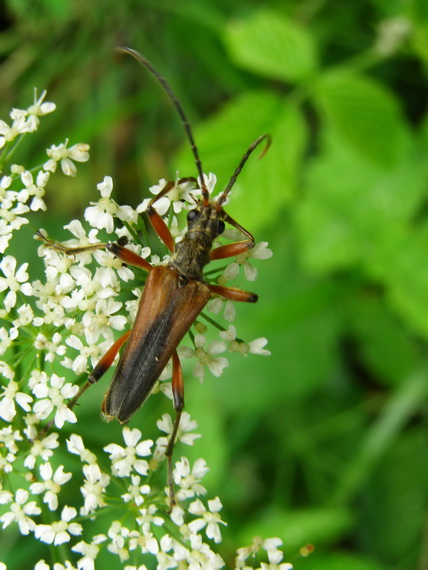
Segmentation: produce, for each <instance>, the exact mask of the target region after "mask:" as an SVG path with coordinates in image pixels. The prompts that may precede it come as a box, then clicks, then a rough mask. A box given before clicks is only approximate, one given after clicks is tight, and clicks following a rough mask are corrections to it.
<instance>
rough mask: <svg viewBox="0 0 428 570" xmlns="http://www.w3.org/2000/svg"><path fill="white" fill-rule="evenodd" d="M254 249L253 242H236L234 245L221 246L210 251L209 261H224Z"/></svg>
mask: <svg viewBox="0 0 428 570" xmlns="http://www.w3.org/2000/svg"><path fill="white" fill-rule="evenodd" d="M253 247H254V242H253V241H250V240H244V241H237V242H234V243H228V244H227V245H221V246H220V247H216V248H215V249H212V250H211V251H210V259H211V260H213V259H224V258H226V257H234V256H235V255H239V254H240V253H245V252H246V251H248V250H249V249H251V248H253Z"/></svg>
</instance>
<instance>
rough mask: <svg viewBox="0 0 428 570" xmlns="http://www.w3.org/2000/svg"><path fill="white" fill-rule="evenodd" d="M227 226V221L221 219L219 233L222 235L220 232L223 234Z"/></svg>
mask: <svg viewBox="0 0 428 570" xmlns="http://www.w3.org/2000/svg"><path fill="white" fill-rule="evenodd" d="M225 227H226V226H225V223H224V222H223V220H220V221H219V223H218V228H217V231H218V235H220V234H222V233H223V232H224V228H225Z"/></svg>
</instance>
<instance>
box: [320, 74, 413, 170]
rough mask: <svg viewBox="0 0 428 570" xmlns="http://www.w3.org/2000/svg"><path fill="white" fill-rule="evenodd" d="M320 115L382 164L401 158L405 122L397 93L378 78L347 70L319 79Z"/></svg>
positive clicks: (353, 144) (364, 152)
mask: <svg viewBox="0 0 428 570" xmlns="http://www.w3.org/2000/svg"><path fill="white" fill-rule="evenodd" d="M315 101H316V103H317V104H318V107H319V110H320V112H321V114H323V115H324V116H325V118H326V119H327V120H328V121H330V122H331V124H332V125H333V126H334V127H335V128H336V129H337V130H338V131H339V133H340V134H341V135H342V137H343V138H344V139H345V141H347V142H348V144H350V145H352V146H353V147H354V149H355V150H357V151H358V152H359V153H361V154H362V155H363V156H365V157H368V158H369V159H370V160H372V161H373V162H375V163H377V164H380V165H382V166H388V165H391V164H393V163H394V162H395V161H396V160H397V159H398V154H399V149H400V144H401V135H402V130H403V124H402V120H401V116H400V111H399V107H398V104H397V101H396V99H395V97H394V95H393V94H392V93H391V92H390V91H388V90H387V89H386V88H385V87H383V86H381V85H380V84H378V83H376V82H375V81H373V80H371V79H369V78H367V77H364V76H362V75H357V74H355V73H349V72H346V71H334V72H330V73H328V74H326V75H324V76H323V77H322V79H321V80H320V81H318V82H317V84H316V87H315Z"/></svg>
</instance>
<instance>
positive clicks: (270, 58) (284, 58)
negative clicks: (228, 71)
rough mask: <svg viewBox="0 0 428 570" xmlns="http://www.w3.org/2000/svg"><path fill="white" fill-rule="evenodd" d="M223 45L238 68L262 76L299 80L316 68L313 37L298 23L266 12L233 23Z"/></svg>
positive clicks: (259, 12) (262, 11)
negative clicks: (240, 67)
mask: <svg viewBox="0 0 428 570" xmlns="http://www.w3.org/2000/svg"><path fill="white" fill-rule="evenodd" d="M225 42H226V45H227V47H228V49H229V52H230V55H231V57H232V59H233V60H234V61H235V62H236V63H237V64H238V65H241V66H242V67H244V68H245V69H248V70H249V71H252V72H254V73H259V74H261V75H263V76H267V77H274V78H277V79H282V80H285V81H299V80H301V79H303V78H305V77H307V76H308V75H310V74H311V73H313V71H314V70H315V68H316V51H315V46H314V43H313V36H310V35H309V33H308V32H307V31H306V30H305V29H304V28H303V27H302V26H300V25H299V24H298V23H297V22H294V21H292V20H289V19H287V18H285V17H284V16H282V15H279V14H275V13H274V12H271V11H269V10H260V11H258V12H256V13H254V14H252V15H251V16H250V17H249V18H247V19H246V20H235V21H233V22H232V23H231V24H230V25H229V26H228V28H227V29H226V34H225Z"/></svg>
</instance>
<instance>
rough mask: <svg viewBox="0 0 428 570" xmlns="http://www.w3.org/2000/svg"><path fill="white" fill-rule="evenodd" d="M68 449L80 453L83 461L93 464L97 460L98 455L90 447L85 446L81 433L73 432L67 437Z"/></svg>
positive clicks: (76, 453)
mask: <svg viewBox="0 0 428 570" xmlns="http://www.w3.org/2000/svg"><path fill="white" fill-rule="evenodd" d="M67 449H68V451H69V452H70V453H73V454H75V455H78V456H79V457H80V459H81V460H82V461H85V462H86V463H89V464H93V463H96V462H97V456H96V455H95V454H94V453H92V451H90V450H89V449H86V448H85V445H84V443H83V439H82V438H81V436H80V435H76V434H74V433H72V434H71V435H70V437H69V439H67Z"/></svg>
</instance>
